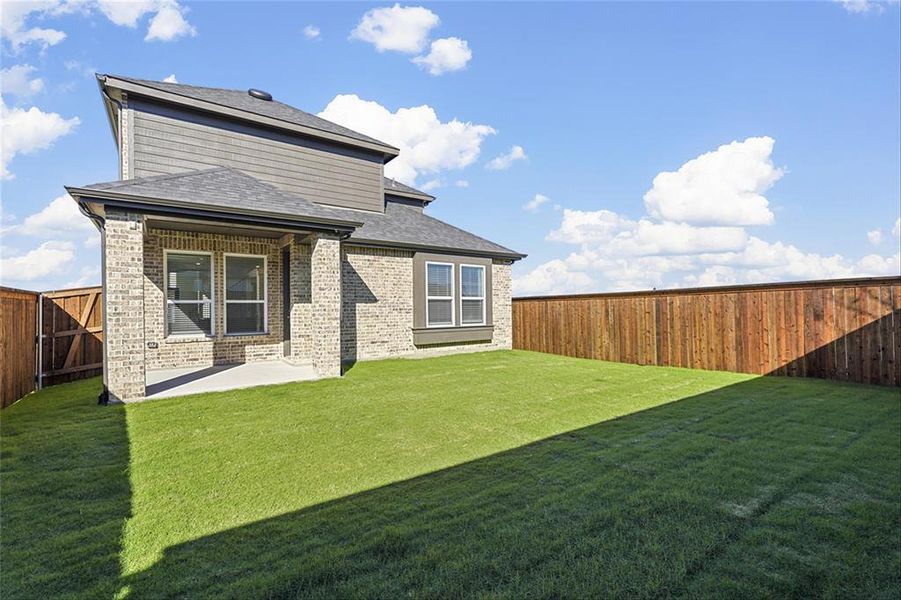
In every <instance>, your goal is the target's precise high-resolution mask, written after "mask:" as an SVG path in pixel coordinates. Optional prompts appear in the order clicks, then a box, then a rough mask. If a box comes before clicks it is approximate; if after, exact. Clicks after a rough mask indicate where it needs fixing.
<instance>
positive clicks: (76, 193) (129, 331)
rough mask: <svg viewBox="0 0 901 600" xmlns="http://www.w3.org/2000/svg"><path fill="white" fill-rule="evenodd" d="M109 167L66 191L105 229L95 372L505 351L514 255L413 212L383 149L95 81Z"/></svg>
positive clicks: (125, 394) (282, 111)
mask: <svg viewBox="0 0 901 600" xmlns="http://www.w3.org/2000/svg"><path fill="white" fill-rule="evenodd" d="M98 83H99V86H100V91H101V94H102V97H103V103H104V107H105V109H106V112H107V115H108V117H109V121H110V124H111V126H112V131H113V136H114V138H115V141H116V145H117V148H118V154H119V166H120V180H118V181H113V182H109V183H99V184H93V185H87V186H82V187H68V188H67V190H68V191H69V193H70V194H71V196H72V197H73V198H74V199H75V200H76V201H77V202H78V204H79V207H80V209H81V211H82V212H83V213H84V214H85V215H86V216H87V217H89V218H90V219H92V220H93V222H94V223H95V224H96V225H97V226H98V228H99V229H100V230H101V232H102V240H103V243H102V259H103V291H104V298H105V315H104V319H105V323H104V325H105V329H104V331H105V334H104V335H105V340H104V352H105V356H104V382H105V385H106V389H107V390H108V393H109V396H110V397H111V398H113V399H118V400H122V401H132V400H140V399H142V398H143V397H144V395H145V381H146V380H145V376H146V373H147V372H148V371H152V370H158V369H171V368H177V367H185V366H212V365H219V364H226V363H246V362H253V361H264V360H285V361H289V362H291V363H295V364H303V363H308V364H310V365H312V367H313V368H314V369H315V372H316V373H317V374H318V375H319V376H321V377H330V376H338V375H340V374H341V368H342V361H356V360H366V359H375V358H383V357H391V356H410V355H418V354H423V353H432V352H448V351H451V352H453V351H464V350H466V351H470V350H474V349H475V350H477V349H494V348H509V347H510V345H511V281H510V277H511V274H510V268H511V264H512V262H513V261H515V260H518V259H520V258H522V257H523V255H522V254H519V253H517V252H514V251H512V250H509V249H507V248H504V247H502V246H500V245H498V244H494V243H492V242H489V241H487V240H485V239H483V238H480V237H478V236H475V235H473V234H470V233H468V232H466V231H463V230H461V229H458V228H456V227H453V226H451V225H448V224H447V223H444V222H442V221H439V220H437V219H434V218H432V217H430V216H428V215H426V214H425V212H424V209H425V207H426V206H427V205H428V204H429V203H430V202H431V201H432V200H433V199H434V198H433V197H432V196H430V195H429V194H426V193H424V192H421V191H418V190H415V189H413V188H411V187H408V186H406V185H403V184H401V183H398V182H395V181H392V180H390V179H386V178H385V177H384V175H383V171H384V165H385V164H386V163H387V162H388V161H390V160H392V159H393V158H395V157H396V156H397V155H398V152H399V151H398V150H397V149H396V148H394V147H392V146H390V145H388V144H385V143H383V142H380V141H378V140H375V139H372V138H370V137H368V136H365V135H362V134H360V133H357V132H354V131H351V130H349V129H347V128H345V127H341V126H339V125H336V124H334V123H331V122H328V121H325V120H324V119H321V118H319V117H316V116H314V115H311V114H308V113H305V112H303V111H300V110H298V109H296V108H293V107H291V106H288V105H286V104H282V103H280V102H277V101H276V100H273V99H272V97H271V96H270V95H269V94H267V93H265V92H261V91H259V90H248V91H238V90H224V89H215V88H205V87H195V86H190V85H182V84H175V83H165V82H156V81H144V80H139V79H132V78H128V77H118V76H113V75H101V76H98Z"/></svg>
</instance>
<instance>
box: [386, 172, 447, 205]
mask: <svg viewBox="0 0 901 600" xmlns="http://www.w3.org/2000/svg"><path fill="white" fill-rule="evenodd" d="M391 192H398V193H400V194H413V195H415V196H427V197H429V198H432V199H433V200H434V199H435V196H433V195H431V194H427V193H425V192H423V191H420V190H417V189H416V188H413V187H410V186H409V185H407V184H405V183H401V182H399V181H396V180H394V179H391V178H390V177H385V193H386V194H390V193H391Z"/></svg>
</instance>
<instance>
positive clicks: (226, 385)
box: [144, 360, 319, 400]
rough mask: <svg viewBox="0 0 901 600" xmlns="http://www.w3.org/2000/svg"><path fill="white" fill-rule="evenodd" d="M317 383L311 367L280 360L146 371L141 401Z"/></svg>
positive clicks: (314, 371)
mask: <svg viewBox="0 0 901 600" xmlns="http://www.w3.org/2000/svg"><path fill="white" fill-rule="evenodd" d="M314 379H319V376H318V375H317V373H316V369H315V368H313V365H312V364H290V363H288V362H285V361H282V360H271V361H264V362H255V363H243V364H229V365H214V366H211V367H209V366H208V367H204V366H198V367H183V368H180V369H154V370H149V371H147V374H146V377H145V381H146V388H145V392H144V398H146V399H148V400H149V399H155V398H171V397H173V396H185V395H188V394H202V393H205V392H223V391H228V390H236V389H241V388H249V387H256V386H259V385H275V384H279V383H292V382H295V381H311V380H314Z"/></svg>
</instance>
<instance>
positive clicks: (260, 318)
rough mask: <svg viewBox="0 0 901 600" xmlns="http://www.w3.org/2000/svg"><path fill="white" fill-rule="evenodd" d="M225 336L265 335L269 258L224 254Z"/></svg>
mask: <svg viewBox="0 0 901 600" xmlns="http://www.w3.org/2000/svg"><path fill="white" fill-rule="evenodd" d="M225 333H226V335H229V334H231V335H249V334H255V333H266V257H265V256H243V255H237V254H226V255H225Z"/></svg>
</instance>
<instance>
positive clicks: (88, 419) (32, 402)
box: [0, 379, 131, 598]
mask: <svg viewBox="0 0 901 600" xmlns="http://www.w3.org/2000/svg"><path fill="white" fill-rule="evenodd" d="M99 391H100V380H99V379H92V380H86V381H80V382H77V383H73V384H69V385H64V386H59V387H53V388H49V389H46V390H44V391H43V392H41V393H40V396H33V397H30V398H25V399H23V400H21V401H20V402H18V403H17V404H15V405H13V406H11V407H9V408H7V409H5V410H4V411H3V415H2V425H0V430H2V432H0V433H2V455H3V463H2V464H3V469H2V487H3V490H2V492H3V493H2V512H0V514H2V532H3V543H2V547H0V548H2V549H0V563H2V569H0V597H3V598H53V597H75V598H79V597H91V598H112V597H114V595H115V594H116V592H117V591H118V589H119V578H120V563H119V554H120V550H121V542H122V534H123V527H124V525H125V521H126V519H127V518H128V516H129V514H130V511H131V486H130V483H129V479H128V463H129V450H128V434H127V431H126V422H125V407H124V406H121V405H119V406H108V407H102V408H100V407H98V406H97V403H96V397H97V393H98V392H99ZM38 403H39V404H40V405H41V406H38ZM28 412H31V413H33V414H24V413H28ZM20 413H21V414H20Z"/></svg>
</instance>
